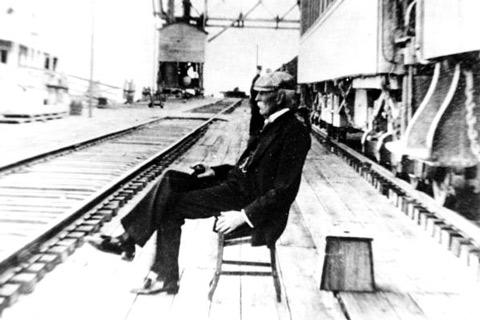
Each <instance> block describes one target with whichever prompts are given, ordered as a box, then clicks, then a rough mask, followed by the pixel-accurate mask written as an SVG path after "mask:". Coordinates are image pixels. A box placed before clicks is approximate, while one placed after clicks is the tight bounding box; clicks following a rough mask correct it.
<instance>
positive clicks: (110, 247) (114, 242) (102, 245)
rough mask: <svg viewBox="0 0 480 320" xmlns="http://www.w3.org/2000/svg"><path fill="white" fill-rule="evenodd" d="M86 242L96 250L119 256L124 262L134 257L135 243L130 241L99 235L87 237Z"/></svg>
mask: <svg viewBox="0 0 480 320" xmlns="http://www.w3.org/2000/svg"><path fill="white" fill-rule="evenodd" d="M86 240H87V242H88V243H90V244H91V245H92V246H94V247H95V248H97V249H98V250H100V251H103V252H107V253H113V254H118V255H121V256H122V259H124V260H127V261H132V260H133V258H134V257H135V242H134V241H133V240H131V239H129V240H122V239H121V238H118V237H115V238H114V237H110V236H107V235H99V236H91V237H87V238H86Z"/></svg>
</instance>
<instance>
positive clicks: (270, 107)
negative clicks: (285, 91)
mask: <svg viewBox="0 0 480 320" xmlns="http://www.w3.org/2000/svg"><path fill="white" fill-rule="evenodd" d="M277 94H278V91H276V90H275V91H259V92H258V93H257V97H256V99H255V100H256V101H257V105H258V109H259V112H260V114H261V115H262V116H263V117H264V118H268V116H270V115H271V114H272V113H274V112H275V111H277Z"/></svg>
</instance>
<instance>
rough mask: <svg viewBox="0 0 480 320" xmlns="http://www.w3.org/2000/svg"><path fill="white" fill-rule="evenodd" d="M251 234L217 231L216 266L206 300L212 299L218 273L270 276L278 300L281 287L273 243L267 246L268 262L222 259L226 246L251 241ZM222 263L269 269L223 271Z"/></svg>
mask: <svg viewBox="0 0 480 320" xmlns="http://www.w3.org/2000/svg"><path fill="white" fill-rule="evenodd" d="M251 238H252V237H251V234H249V232H235V231H234V232H232V233H231V234H227V235H224V234H222V233H220V232H219V233H218V252H217V266H216V269H215V273H214V275H213V278H212V280H211V281H210V291H209V292H208V300H210V301H211V300H212V297H213V294H214V293H215V289H216V288H217V284H218V280H219V279H220V275H230V276H272V277H273V285H274V287H275V293H276V296H277V301H278V302H280V301H281V300H282V298H281V288H280V280H279V279H278V272H277V264H276V261H277V260H276V259H277V256H276V250H275V244H274V245H273V246H271V247H268V249H269V250H270V262H258V261H239V260H224V259H223V251H224V248H225V247H227V246H234V245H240V244H244V243H251ZM223 264H231V265H238V266H256V267H261V268H269V269H270V270H269V271H223V270H222V265H223Z"/></svg>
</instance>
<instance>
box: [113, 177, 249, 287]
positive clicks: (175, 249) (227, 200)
mask: <svg viewBox="0 0 480 320" xmlns="http://www.w3.org/2000/svg"><path fill="white" fill-rule="evenodd" d="M247 204H248V199H246V197H245V196H243V195H242V194H241V192H240V191H239V188H237V187H236V184H235V183H234V182H232V181H228V180H225V181H219V180H218V179H215V178H212V177H208V178H197V177H196V176H194V175H189V174H187V173H184V172H180V171H174V170H169V171H167V172H166V173H165V174H164V175H163V177H162V178H161V179H160V181H159V182H158V183H157V185H156V186H155V187H154V188H153V189H152V191H150V192H149V193H148V195H147V196H146V197H145V198H144V199H143V200H142V201H141V202H140V203H139V204H138V205H137V206H136V208H135V209H134V210H132V211H131V212H130V213H129V214H128V215H126V216H125V217H124V218H123V219H122V225H123V227H124V229H125V231H126V232H127V233H128V234H129V236H130V237H132V238H133V239H134V241H135V243H136V244H138V245H140V246H143V245H144V244H145V243H146V242H147V240H148V239H149V238H150V237H151V236H152V234H153V233H154V232H155V231H157V246H156V252H155V258H154V262H153V265H152V267H151V270H152V271H154V272H156V273H158V274H159V275H160V277H162V278H163V279H166V280H178V278H179V272H178V253H179V247H180V236H181V226H182V225H183V223H184V221H185V219H200V218H209V217H212V216H217V215H219V214H220V212H221V211H229V210H241V209H242V208H243V207H245V206H246V205H247Z"/></svg>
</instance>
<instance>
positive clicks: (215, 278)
mask: <svg viewBox="0 0 480 320" xmlns="http://www.w3.org/2000/svg"><path fill="white" fill-rule="evenodd" d="M223 247H224V244H223V234H222V233H218V250H217V266H216V268H215V273H214V274H213V277H212V280H211V281H210V290H209V291H208V300H210V301H212V297H213V294H214V293H215V289H216V288H217V284H218V280H219V279H220V273H221V272H222V262H223Z"/></svg>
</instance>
